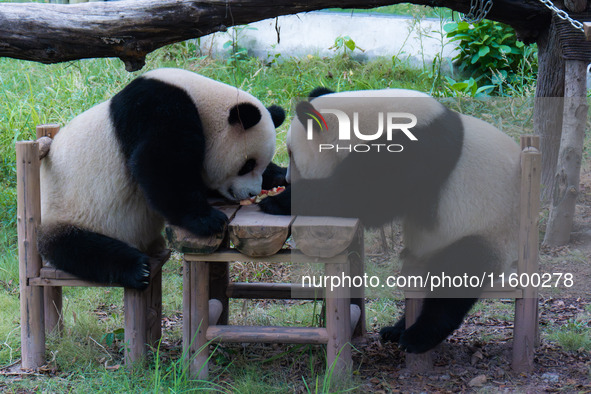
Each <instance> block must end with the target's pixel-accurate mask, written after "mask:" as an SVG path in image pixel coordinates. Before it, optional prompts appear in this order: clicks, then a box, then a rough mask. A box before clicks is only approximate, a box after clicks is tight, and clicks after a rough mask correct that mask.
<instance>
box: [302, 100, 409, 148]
mask: <svg viewBox="0 0 591 394" xmlns="http://www.w3.org/2000/svg"><path fill="white" fill-rule="evenodd" d="M323 114H324V115H325V114H332V115H334V116H336V118H337V122H338V140H339V142H347V141H351V135H352V134H351V131H352V132H353V135H354V136H355V139H356V140H359V141H377V140H379V139H382V140H383V137H384V133H385V142H390V141H392V138H393V137H392V136H393V135H394V131H397V130H400V131H402V132H403V133H404V135H405V136H406V137H407V138H408V139H409V140H410V141H418V139H417V137H415V136H414V134H413V133H412V132H411V131H410V129H411V128H413V127H414V126H416V124H417V117H416V116H415V115H413V114H411V113H407V112H386V113H384V112H378V113H377V119H378V128H377V131H373V130H372V131H369V130H361V127H360V124H359V123H360V122H359V112H353V122H351V119H350V118H349V115H347V114H346V113H345V112H344V111H341V110H338V109H321V110H320V111H316V110H312V112H306V115H308V119H307V124H306V128H307V138H308V140H313V139H314V127H315V125H316V126H317V127H318V128H320V132H323V131H327V130H328V123H327V122H326V119H325V118H324V116H322V115H323ZM384 123H385V124H386V125H385V127H384ZM351 126H352V127H351ZM328 150H336V151H337V152H339V151H349V152H360V153H365V152H369V151H376V152H380V151H387V152H393V153H397V152H402V151H403V150H404V147H403V146H402V145H401V144H388V143H372V144H367V143H359V144H341V143H338V144H324V143H323V144H319V146H318V151H319V152H322V151H328Z"/></svg>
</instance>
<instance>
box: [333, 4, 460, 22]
mask: <svg viewBox="0 0 591 394" xmlns="http://www.w3.org/2000/svg"><path fill="white" fill-rule="evenodd" d="M328 10H329V11H333V12H346V13H350V14H376V15H396V16H409V17H414V18H438V17H439V15H441V13H443V14H444V15H445V16H446V17H447V18H449V19H451V17H452V12H453V11H451V10H450V9H448V8H438V7H428V6H423V5H414V4H394V5H386V6H383V7H376V8H368V9H361V8H357V9H351V8H329V9H328Z"/></svg>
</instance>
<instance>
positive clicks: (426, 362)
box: [404, 298, 433, 373]
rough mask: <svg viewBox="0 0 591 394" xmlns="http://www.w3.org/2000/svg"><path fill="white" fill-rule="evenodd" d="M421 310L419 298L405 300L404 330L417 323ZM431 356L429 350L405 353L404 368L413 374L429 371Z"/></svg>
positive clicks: (431, 367)
mask: <svg viewBox="0 0 591 394" xmlns="http://www.w3.org/2000/svg"><path fill="white" fill-rule="evenodd" d="M422 308H423V300H422V299H421V298H406V299H405V306H404V314H405V320H406V328H409V327H410V326H412V325H413V324H414V323H415V322H416V321H417V319H418V317H419V315H420V314H421V309H422ZM432 354H433V352H432V351H431V350H429V351H427V352H425V353H421V354H412V353H406V368H407V369H408V370H409V371H412V372H415V373H417V372H427V371H430V370H431V369H433V360H432Z"/></svg>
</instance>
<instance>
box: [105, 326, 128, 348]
mask: <svg viewBox="0 0 591 394" xmlns="http://www.w3.org/2000/svg"><path fill="white" fill-rule="evenodd" d="M123 339H125V329H124V328H118V329H116V330H113V331H112V332H108V333H106V334H105V335H103V337H102V338H101V342H104V343H105V344H106V345H107V346H113V344H114V343H115V342H117V341H122V340H123Z"/></svg>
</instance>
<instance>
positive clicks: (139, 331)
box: [123, 288, 148, 366]
mask: <svg viewBox="0 0 591 394" xmlns="http://www.w3.org/2000/svg"><path fill="white" fill-rule="evenodd" d="M147 294H148V290H143V291H140V290H136V289H128V288H126V289H124V290H123V309H124V314H125V363H126V364H127V365H128V366H131V365H132V364H133V363H135V362H137V361H141V360H142V359H143V358H144V356H145V355H146V343H147V342H148V338H147V332H148V327H147V318H146V310H147V307H148V297H147Z"/></svg>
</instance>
